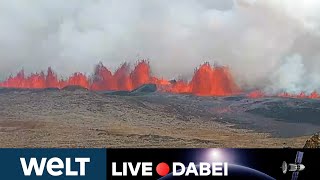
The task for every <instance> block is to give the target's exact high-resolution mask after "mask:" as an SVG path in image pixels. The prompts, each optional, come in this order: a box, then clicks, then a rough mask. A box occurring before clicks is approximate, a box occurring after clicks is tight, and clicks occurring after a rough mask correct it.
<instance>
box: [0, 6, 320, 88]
mask: <svg viewBox="0 0 320 180" xmlns="http://www.w3.org/2000/svg"><path fill="white" fill-rule="evenodd" d="M319 10H320V1H318V0H305V1H301V0H282V1H279V0H268V1H265V0H234V1H233V0H154V1H150V0H91V1H88V0H68V1H65V0H55V1H52V0H34V1H27V0H2V1H0V28H1V31H0V62H1V65H0V79H4V78H5V77H7V76H8V75H9V74H11V73H15V72H17V71H18V70H19V69H21V68H22V67H23V68H24V69H25V71H26V72H33V71H40V70H45V69H46V68H47V67H48V66H52V67H53V68H54V70H55V71H57V72H58V73H59V74H62V75H63V76H67V75H69V74H70V73H71V72H75V71H80V72H85V73H87V74H89V73H91V72H92V70H93V67H94V65H95V64H96V63H97V62H98V61H102V62H103V63H104V64H105V65H106V66H107V67H108V68H110V69H111V70H115V69H116V68H117V67H118V66H119V64H120V63H121V62H124V61H128V62H131V63H134V62H135V61H136V60H137V59H138V58H148V59H150V62H151V66H152V72H153V73H154V74H155V75H162V76H164V77H166V78H176V77H180V76H182V77H187V78H190V77H191V75H192V73H193V70H194V68H195V67H197V66H198V65H200V64H201V63H203V62H204V61H209V62H216V63H218V64H221V65H227V66H229V67H230V68H231V69H232V72H233V74H234V76H235V78H236V80H237V82H238V83H239V84H240V85H241V86H242V87H246V88H255V87H261V88H265V89H266V90H268V91H281V90H287V91H299V90H301V89H308V90H312V89H319V87H320V85H319V82H320V80H319V79H320V78H318V77H319V72H320V71H319V66H320V61H319V52H320V51H319V48H320V44H319V42H320V41H319V40H320V39H319V23H320V21H319V20H320V19H319V16H320V15H318V14H319V13H318V12H319ZM292 59H293V60H292ZM292 69H295V71H298V70H299V71H300V69H301V72H299V73H300V74H301V76H303V77H296V76H294V75H291V74H294V73H296V72H292ZM299 73H297V74H299ZM306 79H307V80H306Z"/></svg>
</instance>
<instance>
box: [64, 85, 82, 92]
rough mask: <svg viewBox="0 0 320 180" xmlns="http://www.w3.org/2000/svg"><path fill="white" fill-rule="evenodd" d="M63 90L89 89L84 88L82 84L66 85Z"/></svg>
mask: <svg viewBox="0 0 320 180" xmlns="http://www.w3.org/2000/svg"><path fill="white" fill-rule="evenodd" d="M62 90H65V91H76V90H83V91H87V90H88V89H87V88H84V87H82V86H66V87H64V88H62Z"/></svg>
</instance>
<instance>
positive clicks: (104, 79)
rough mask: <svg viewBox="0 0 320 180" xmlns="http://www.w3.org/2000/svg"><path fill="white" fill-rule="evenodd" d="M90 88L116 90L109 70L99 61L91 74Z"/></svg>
mask: <svg viewBox="0 0 320 180" xmlns="http://www.w3.org/2000/svg"><path fill="white" fill-rule="evenodd" d="M91 89H92V90H95V91H103V90H117V87H116V84H115V82H114V79H113V76H112V73H111V71H109V70H108V69H107V68H106V67H104V66H103V64H102V63H101V62H100V63H99V64H98V65H97V66H96V68H95V70H94V74H93V83H92V85H91Z"/></svg>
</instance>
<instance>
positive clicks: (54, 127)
mask: <svg viewBox="0 0 320 180" xmlns="http://www.w3.org/2000/svg"><path fill="white" fill-rule="evenodd" d="M0 104H1V106H0V147H248V148H251V147H268V148H272V147H303V146H304V144H305V141H306V140H307V139H308V138H309V137H310V135H312V134H314V133H315V132H317V131H319V130H320V121H319V120H318V117H320V101H319V100H312V99H306V100H304V99H289V98H288V99H285V98H265V99H249V98H246V97H244V96H236V97H197V96H193V95H188V94H180V95H175V94H165V93H157V92H137V91H136V92H135V93H128V92H118V93H114V92H92V91H87V90H86V89H77V88H68V89H64V90H58V89H46V90H16V89H0Z"/></svg>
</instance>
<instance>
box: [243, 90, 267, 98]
mask: <svg viewBox="0 0 320 180" xmlns="http://www.w3.org/2000/svg"><path fill="white" fill-rule="evenodd" d="M247 96H248V97H250V98H263V97H265V94H264V93H263V92H262V91H261V90H256V91H252V92H250V93H249V94H248V95H247Z"/></svg>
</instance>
